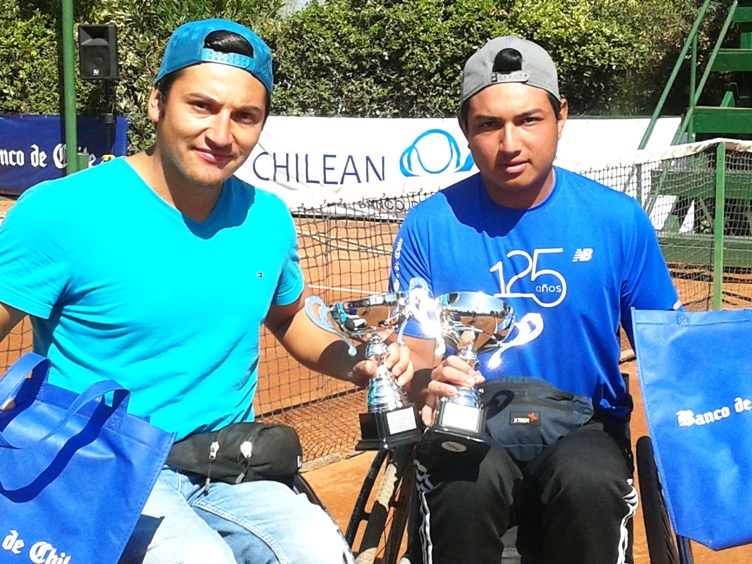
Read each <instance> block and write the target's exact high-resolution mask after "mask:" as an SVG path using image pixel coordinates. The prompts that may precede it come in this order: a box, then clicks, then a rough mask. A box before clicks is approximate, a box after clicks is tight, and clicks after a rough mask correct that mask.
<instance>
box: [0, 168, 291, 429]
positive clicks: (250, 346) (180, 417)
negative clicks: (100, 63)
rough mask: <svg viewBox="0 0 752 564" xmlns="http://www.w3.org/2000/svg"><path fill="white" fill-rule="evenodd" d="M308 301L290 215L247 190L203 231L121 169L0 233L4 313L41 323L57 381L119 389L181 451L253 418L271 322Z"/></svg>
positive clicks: (38, 206) (32, 202) (79, 183)
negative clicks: (189, 440) (264, 333)
mask: <svg viewBox="0 0 752 564" xmlns="http://www.w3.org/2000/svg"><path fill="white" fill-rule="evenodd" d="M302 290H303V275H302V272H301V269H300V265H299V261H298V253H297V240H296V234H295V227H294V224H293V221H292V218H291V217H290V214H289V212H288V210H287V208H286V207H285V205H284V203H283V202H282V201H281V200H280V199H279V198H278V197H277V196H275V195H272V194H270V193H268V192H264V191H263V190H259V189H257V188H254V187H252V186H250V185H248V184H246V183H244V182H242V181H241V180H239V179H237V178H234V177H233V178H231V179H229V180H228V181H227V182H225V184H224V187H223V189H222V194H221V196H220V198H219V201H218V202H217V204H216V206H215V208H214V210H213V211H212V213H211V214H210V215H209V217H208V218H207V219H206V220H205V221H204V222H201V223H198V222H195V221H193V220H191V219H190V218H188V217H185V216H183V215H182V214H181V213H180V212H179V211H178V210H176V209H175V208H173V207H172V206H170V205H169V204H167V203H166V202H165V201H164V200H162V199H161V198H160V197H159V196H158V195H157V194H156V193H155V192H154V191H152V190H151V189H150V188H149V186H148V185H146V184H145V183H144V181H143V180H142V179H141V177H140V176H139V175H138V174H137V173H136V172H135V170H134V169H133V168H132V167H131V166H130V165H129V164H128V163H127V162H126V161H125V160H124V159H115V160H113V161H111V162H109V163H105V164H101V165H98V166H96V167H94V168H91V169H88V170H86V171H83V172H80V173H78V174H75V175H72V176H69V177H66V178H63V179H60V180H56V181H53V182H46V183H43V184H40V185H38V186H36V187H34V188H32V189H30V190H28V191H26V192H25V193H24V194H23V196H22V197H21V198H19V200H18V202H17V203H16V205H15V206H13V208H12V209H11V210H10V212H9V213H8V215H7V217H6V218H5V220H4V221H3V222H2V224H0V301H1V302H4V303H7V304H9V305H11V306H13V307H15V308H18V309H20V310H22V311H25V312H27V313H29V314H30V315H31V321H32V326H33V329H34V349H35V350H36V351H37V352H39V353H40V354H43V355H47V356H48V357H49V358H50V360H51V363H52V369H51V372H50V381H51V382H52V383H54V384H57V385H60V386H63V387H65V388H68V389H71V390H74V391H79V392H80V391H82V390H83V389H85V388H86V387H87V386H88V385H90V384H91V383H92V382H95V381H98V380H104V379H108V378H111V379H113V380H115V381H117V382H119V383H120V384H121V385H122V386H124V387H125V388H127V389H129V390H130V391H131V392H132V396H131V402H130V407H129V410H130V411H131V412H133V413H136V414H139V415H149V416H151V421H152V423H154V424H155V425H157V426H158V427H161V428H163V429H165V430H167V431H174V432H177V434H178V438H182V437H184V436H186V435H188V434H190V433H193V432H201V431H206V430H213V429H216V428H220V427H222V426H224V425H226V424H228V423H232V422H236V421H248V420H252V419H253V406H252V400H253V396H254V393H255V391H256V385H257V368H258V357H259V330H260V326H261V323H262V322H263V320H264V318H265V317H266V314H267V312H268V310H269V306H270V305H271V304H280V305H285V304H289V303H291V302H293V301H295V300H296V299H297V298H298V297H299V296H300V293H301V292H302Z"/></svg>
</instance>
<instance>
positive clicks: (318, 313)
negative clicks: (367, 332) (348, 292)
mask: <svg viewBox="0 0 752 564" xmlns="http://www.w3.org/2000/svg"><path fill="white" fill-rule="evenodd" d="M314 306H318V307H317V308H316V309H315V310H314ZM330 311H332V308H330V307H327V306H326V304H324V301H323V300H322V299H321V298H320V297H318V296H309V297H308V298H306V301H305V312H306V315H308V318H309V319H310V320H311V321H313V322H314V323H315V324H316V325H317V326H318V327H320V328H321V329H323V330H324V331H329V332H330V333H334V334H335V335H337V336H339V338H341V339H342V340H343V341H345V343H347V353H348V354H349V355H350V356H355V355H356V354H357V352H358V351H357V349H356V348H355V345H354V344H353V342H352V341H351V340H350V338H349V337H348V336H347V334H345V333H344V332H343V331H340V330H339V329H337V328H336V327H335V326H334V325H332V323H331V321H329V315H328V314H329V312H330Z"/></svg>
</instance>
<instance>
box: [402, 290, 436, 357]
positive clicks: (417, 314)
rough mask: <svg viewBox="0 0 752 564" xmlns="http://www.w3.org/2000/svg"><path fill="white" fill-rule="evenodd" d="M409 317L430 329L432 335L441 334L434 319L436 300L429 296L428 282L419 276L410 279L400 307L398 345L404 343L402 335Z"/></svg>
mask: <svg viewBox="0 0 752 564" xmlns="http://www.w3.org/2000/svg"><path fill="white" fill-rule="evenodd" d="M432 316H433V317H432ZM411 318H415V320H416V321H417V322H418V323H420V325H421V327H423V328H424V329H430V333H431V335H432V336H433V334H434V333H435V334H436V335H435V336H439V335H441V324H440V323H439V322H438V320H437V319H436V300H434V299H433V298H431V291H430V289H429V287H428V282H426V281H425V280H424V279H423V278H421V277H420V276H416V277H415V278H412V279H411V280H410V286H409V287H408V290H407V299H406V300H405V304H404V307H403V309H402V320H401V321H400V324H399V330H398V331H397V343H398V344H399V345H400V346H401V345H404V344H405V340H404V338H403V335H404V333H405V327H407V323H408V321H410V319H411Z"/></svg>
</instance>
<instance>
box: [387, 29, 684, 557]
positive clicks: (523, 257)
mask: <svg viewBox="0 0 752 564" xmlns="http://www.w3.org/2000/svg"><path fill="white" fill-rule="evenodd" d="M460 102H461V108H460V113H459V122H460V126H461V128H462V131H463V132H464V134H465V136H466V138H467V141H468V146H469V147H470V151H471V152H472V155H473V158H474V160H475V163H476V165H477V167H478V169H479V173H478V174H476V175H474V176H471V177H470V178H467V179H466V180H464V181H461V182H459V183H457V184H455V185H453V186H450V187H449V188H447V189H445V190H442V191H441V192H439V193H438V194H435V195H433V196H431V197H430V198H428V199H427V200H425V201H424V202H422V203H421V204H419V205H417V206H416V207H415V208H413V209H412V210H411V211H410V212H409V213H408V214H407V217H406V218H405V221H404V223H403V225H402V227H401V229H400V231H399V233H398V235H397V238H396V241H395V246H394V252H393V258H392V274H391V286H392V289H393V290H401V289H405V288H406V287H407V286H408V284H409V283H410V280H411V279H413V278H414V277H416V276H419V277H422V278H424V279H425V280H426V281H427V282H428V285H429V286H430V289H431V292H432V294H433V295H434V296H439V295H441V294H445V293H449V292H463V291H467V292H484V293H486V294H489V295H491V296H496V297H498V298H500V299H501V300H503V301H506V302H507V303H508V304H510V305H511V306H512V307H513V308H514V310H515V312H516V315H517V319H520V318H522V317H523V316H524V315H525V314H529V313H533V314H537V315H539V316H540V317H539V319H540V320H541V322H540V323H542V332H541V333H540V335H539V336H538V337H537V338H536V339H534V340H533V341H531V342H530V343H528V344H526V345H522V346H518V347H514V348H510V349H508V350H506V351H504V352H503V354H502V355H501V363H500V365H497V363H494V362H491V363H490V364H489V360H490V357H491V354H492V353H486V354H481V355H480V359H479V360H480V365H479V368H478V370H472V369H471V368H470V367H469V366H468V364H467V363H466V362H464V361H463V360H461V359H460V358H459V357H457V356H449V357H447V358H445V359H444V360H443V361H442V362H441V363H440V364H439V365H438V366H435V364H434V359H433V354H434V347H435V342H434V341H432V340H429V339H425V338H420V336H421V335H420V332H419V331H418V332H414V333H413V337H411V338H409V339H408V345H409V347H410V349H411V350H412V351H413V363H414V365H415V369H416V375H415V379H414V380H413V381H412V383H411V386H412V390H411V392H412V393H413V394H414V395H415V396H418V395H420V396H422V400H423V401H425V407H424V409H423V418H424V421H426V423H427V424H430V423H431V422H432V421H433V418H434V410H435V407H436V405H437V401H438V398H439V397H441V396H453V395H455V394H456V390H457V387H461V386H468V385H473V386H474V385H478V384H480V383H482V382H483V381H484V378H485V381H486V382H488V381H489V379H492V378H494V377H500V376H534V377H538V378H543V379H545V380H547V381H548V382H550V383H551V384H553V385H554V386H556V387H557V388H559V389H561V390H564V391H566V392H571V393H575V394H580V395H584V396H586V397H587V398H590V399H591V400H592V403H593V405H594V407H595V412H596V415H595V417H594V418H593V420H592V421H590V422H589V423H588V424H586V425H584V426H582V427H581V428H578V429H577V430H575V431H573V432H571V433H569V434H568V435H566V436H565V437H564V438H562V439H560V440H559V441H558V442H556V443H554V444H553V445H552V446H548V447H546V448H545V449H544V450H543V451H542V452H541V453H540V454H538V455H537V456H536V457H535V458H534V459H533V460H532V461H530V462H528V463H527V464H519V465H518V464H517V463H515V462H514V461H513V460H512V458H511V457H510V456H509V454H508V453H507V451H506V450H505V449H504V448H502V447H500V446H498V445H494V446H492V447H491V450H490V451H489V452H488V454H486V456H485V458H484V459H483V460H482V462H481V463H480V467H479V470H478V471H477V472H476V471H474V470H472V469H471V468H470V465H469V463H468V461H467V460H463V458H462V456H459V455H453V456H451V457H449V458H447V457H446V456H445V457H443V458H442V457H441V456H438V455H436V456H429V455H428V454H426V455H425V456H422V455H421V454H420V453H422V452H423V453H424V452H426V451H424V450H419V455H418V459H417V461H416V465H417V468H418V484H419V491H420V498H421V504H420V506H421V510H422V526H421V541H422V549H423V554H424V558H423V561H424V562H426V563H428V562H430V563H432V564H443V563H447V564H449V563H452V564H453V563H456V562H472V563H473V564H485V563H488V564H498V563H499V562H500V561H501V554H502V551H503V546H502V540H501V538H502V535H503V534H504V533H505V532H506V530H507V529H508V527H510V526H513V525H519V527H518V549H519V550H520V552H521V553H522V554H523V556H525V557H526V558H528V560H527V561H528V562H546V563H552V564H553V563H555V564H564V563H572V564H585V563H587V564H590V563H593V564H600V563H606V562H609V563H623V562H626V561H627V559H628V558H629V557H630V556H629V555H628V552H629V550H628V546H629V534H630V533H629V530H630V529H629V525H630V520H631V518H632V516H633V515H634V512H635V508H636V506H637V493H636V491H635V489H634V487H633V482H632V473H633V467H632V459H631V450H630V444H629V438H628V434H627V427H628V421H629V417H630V413H631V410H632V402H631V398H630V396H629V393H628V392H627V389H626V387H625V382H624V380H623V378H622V376H621V374H620V370H619V356H620V339H619V331H620V326H621V327H623V328H624V329H625V330H626V333H627V335H628V336H629V338H630V339H631V338H632V329H631V318H630V308H633V307H634V308H638V309H672V308H676V307H680V306H679V303H678V296H677V293H676V290H675V289H674V286H673V283H672V281H671V278H670V276H669V273H668V269H667V268H666V264H665V262H664V260H663V257H662V255H661V252H660V249H659V247H658V244H657V239H656V236H655V232H654V229H653V228H652V226H651V223H650V221H649V219H648V217H647V216H646V214H645V213H644V212H643V210H642V209H641V208H640V205H639V204H638V202H637V201H635V200H634V199H633V198H630V197H629V196H627V195H625V194H622V193H618V192H616V191H614V190H611V189H610V188H607V187H605V186H602V185H600V184H598V183H596V182H593V181H592V180H589V179H587V178H584V177H582V176H579V175H577V174H574V173H572V172H569V171H566V170H563V169H560V168H556V167H554V166H553V162H554V157H555V155H556V148H557V143H558V139H559V138H560V136H561V132H562V129H563V127H564V123H565V121H566V118H567V110H568V107H567V102H566V100H564V99H562V98H561V96H560V94H559V87H558V79H557V73H556V69H555V67H554V64H553V61H552V60H551V57H550V56H549V54H548V53H547V52H546V51H545V50H544V49H542V48H541V47H540V46H538V45H537V44H535V43H532V42H529V41H524V40H521V39H519V38H516V37H499V38H496V39H493V40H492V41H490V42H488V43H487V44H486V45H485V46H484V47H483V48H481V49H480V50H479V51H478V52H476V53H475V54H474V55H473V56H472V57H471V58H470V59H469V60H468V61H467V63H466V65H465V68H464V73H463V77H462V93H461V98H460ZM513 336H514V335H512V337H513ZM507 417H509V416H508V415H507Z"/></svg>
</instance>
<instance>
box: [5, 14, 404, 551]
mask: <svg viewBox="0 0 752 564" xmlns="http://www.w3.org/2000/svg"><path fill="white" fill-rule="evenodd" d="M271 93H272V64H271V53H270V51H269V48H268V47H267V45H266V44H265V43H264V42H263V41H262V40H261V39H260V38H259V37H258V36H257V35H256V34H254V33H253V32H252V31H251V30H249V29H247V28H245V27H243V26H241V25H238V24H236V23H234V22H230V21H227V20H206V21H199V22H191V23H188V24H185V25H183V26H181V27H179V28H178V29H177V30H176V31H175V33H174V34H173V35H172V37H171V38H170V41H169V43H168V45H167V49H166V51H165V55H164V58H163V60H162V64H161V67H160V70H159V74H158V76H157V79H156V83H155V85H154V89H153V90H152V92H151V95H150V97H149V101H148V115H149V117H150V119H151V120H152V121H153V122H154V123H155V124H156V142H155V144H154V146H153V147H152V148H150V149H149V150H147V151H145V152H142V153H138V154H136V155H133V156H130V157H127V158H125V159H115V160H112V161H110V162H108V163H105V164H101V165H99V166H97V167H95V168H92V169H89V170H86V171H83V172H80V173H77V174H74V175H72V176H69V177H66V178H63V179H61V180H57V181H54V182H47V183H43V184H41V185H39V186H36V187H34V188H32V189H30V190H28V191H27V192H26V193H25V194H24V195H23V196H22V197H21V198H20V199H19V201H18V202H17V204H16V205H15V206H14V207H13V208H12V210H11V211H10V212H9V213H8V215H7V217H6V219H5V220H4V221H3V223H2V224H0V339H1V338H3V337H5V335H7V333H8V332H9V331H10V329H11V328H12V327H13V326H15V325H16V324H17V323H18V322H19V321H20V320H21V318H22V317H23V316H24V315H27V314H28V315H29V316H30V318H31V322H32V325H33V329H34V348H35V350H36V351H37V352H39V353H41V354H43V355H46V356H48V357H49V358H50V361H51V370H50V381H51V382H52V383H54V384H58V385H60V386H63V387H65V388H68V389H71V390H74V391H82V390H83V389H85V388H86V387H88V386H89V385H90V384H92V383H93V382H96V381H99V380H104V379H114V380H116V381H117V382H119V383H120V384H121V385H122V386H124V387H125V388H127V389H129V390H130V391H131V402H130V410H131V411H132V412H135V413H136V414H138V415H142V416H147V415H148V416H150V417H151V421H152V423H154V424H155V425H157V426H158V427H161V428H163V429H165V430H167V431H170V432H175V433H176V434H177V438H178V439H181V438H184V437H187V436H189V435H192V434H195V433H200V432H205V431H214V430H217V429H220V428H223V427H225V426H226V425H228V424H231V423H235V422H241V421H252V420H253V406H252V401H253V396H254V393H255V391H256V387H257V379H258V378H257V376H258V374H257V369H258V360H259V330H260V326H261V324H262V323H263V324H264V325H266V327H267V328H268V329H269V331H270V332H271V333H273V334H274V336H275V337H276V338H277V339H278V340H279V341H280V342H281V343H282V345H283V346H284V347H285V348H286V349H287V350H288V352H290V354H292V356H294V357H295V358H296V359H297V360H298V361H300V362H301V363H302V364H304V365H306V366H308V367H310V368H313V369H315V370H319V371H321V372H325V373H327V374H330V375H332V376H334V377H337V378H340V379H343V380H346V381H350V382H353V383H355V384H358V385H363V384H365V383H366V382H367V380H368V378H369V377H370V376H371V375H372V374H374V373H375V366H374V363H373V362H372V361H367V360H364V358H363V356H362V355H360V356H357V357H354V358H353V357H350V356H349V355H348V354H347V345H346V344H345V343H344V342H342V341H340V340H339V339H338V338H337V337H336V336H335V335H333V334H332V333H329V332H327V331H324V330H321V329H319V328H318V327H317V326H316V325H315V324H314V323H313V322H311V321H310V320H309V319H308V317H307V316H306V314H305V311H304V308H303V305H304V300H305V299H306V297H307V296H308V290H307V289H306V287H305V284H304V280H303V273H302V271H301V269H300V265H299V260H298V251H297V241H296V235H295V228H294V225H293V221H292V218H291V216H290V214H289V212H288V211H287V209H286V207H285V205H284V204H283V202H282V201H281V200H280V199H279V198H277V197H276V196H274V195H272V194H270V193H267V192H264V191H263V190H258V189H257V188H255V187H253V186H250V185H248V184H246V183H244V182H242V181H240V180H238V179H237V178H235V177H233V176H232V175H233V173H234V172H235V171H236V170H237V169H238V167H240V165H241V164H242V163H243V162H244V161H245V160H246V159H247V158H248V156H249V154H250V153H251V150H252V149H253V147H254V146H255V145H256V143H257V141H258V138H259V135H260V133H261V130H262V128H263V126H264V123H265V121H266V118H267V116H268V114H269V109H270V102H271ZM387 365H388V366H392V370H393V372H394V373H395V374H397V375H398V376H399V378H400V381H401V383H403V384H404V383H405V382H406V381H407V380H408V379H409V378H410V376H411V374H412V371H411V364H410V359H409V353H408V352H407V350H406V349H405V348H404V347H398V346H396V345H391V346H390V353H389V357H388V359H387ZM204 486H205V478H204V477H203V476H198V475H196V474H191V473H186V472H181V471H179V470H177V469H176V468H174V467H172V466H165V467H164V469H163V470H162V472H161V474H160V476H159V478H158V480H157V483H156V485H155V487H154V489H153V491H152V493H151V495H150V497H149V499H148V501H147V502H146V506H145V507H144V510H143V514H142V516H141V518H140V519H139V521H138V524H137V526H136V529H135V531H134V533H133V535H132V537H131V540H130V542H129V543H128V545H127V546H126V548H125V551H124V553H123V555H122V559H121V562H129V563H130V562H139V563H146V564H150V563H160V564H163V563H169V562H175V563H177V562H181V563H196V564H199V563H200V564H206V563H212V564H224V563H226V564H232V563H235V562H240V563H251V562H253V563H254V564H255V563H257V562H307V563H319V564H334V563H337V562H348V561H351V559H352V555H351V554H350V553H349V549H348V548H347V546H346V544H345V543H344V539H343V538H342V536H341V534H340V533H339V530H338V529H337V526H336V525H335V523H334V522H333V521H332V520H331V519H330V518H329V517H328V516H327V515H326V514H325V513H324V511H322V510H321V508H319V507H318V506H315V505H312V504H310V503H308V502H307V500H306V499H305V498H304V496H298V495H296V494H294V492H293V491H292V490H291V489H290V488H288V487H287V486H286V485H284V484H281V483H278V482H274V481H253V482H244V483H241V484H237V485H236V484H232V485H230V484H226V483H223V482H212V484H211V486H210V488H208V489H205V487H204Z"/></svg>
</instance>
